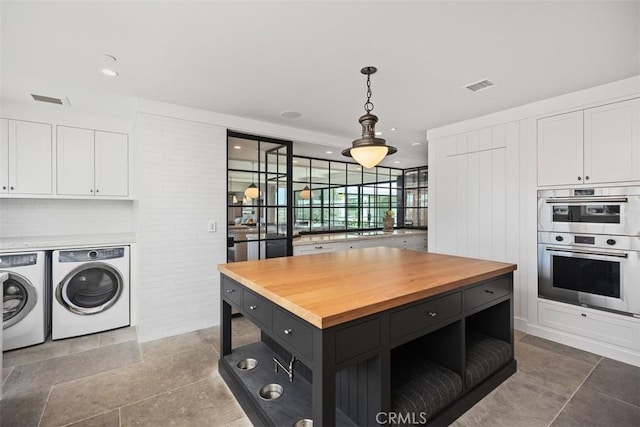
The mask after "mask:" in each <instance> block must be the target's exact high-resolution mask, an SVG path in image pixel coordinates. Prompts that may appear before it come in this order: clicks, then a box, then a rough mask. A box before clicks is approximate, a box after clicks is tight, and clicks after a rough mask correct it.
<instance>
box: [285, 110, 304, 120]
mask: <svg viewBox="0 0 640 427" xmlns="http://www.w3.org/2000/svg"><path fill="white" fill-rule="evenodd" d="M280 115H281V116H282V117H284V118H286V119H297V118H298V117H300V116H302V113H300V112H298V111H283V112H282V113H280Z"/></svg>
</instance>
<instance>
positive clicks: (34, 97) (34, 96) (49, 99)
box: [31, 93, 69, 105]
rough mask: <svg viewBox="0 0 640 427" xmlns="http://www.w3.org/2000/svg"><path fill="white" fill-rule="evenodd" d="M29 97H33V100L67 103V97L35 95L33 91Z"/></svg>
mask: <svg viewBox="0 0 640 427" xmlns="http://www.w3.org/2000/svg"><path fill="white" fill-rule="evenodd" d="M31 97H32V98H33V99H34V101H39V102H48V103H49V104H58V105H69V100H68V99H67V98H65V99H61V98H53V97H51V96H44V95H36V94H34V93H32V94H31Z"/></svg>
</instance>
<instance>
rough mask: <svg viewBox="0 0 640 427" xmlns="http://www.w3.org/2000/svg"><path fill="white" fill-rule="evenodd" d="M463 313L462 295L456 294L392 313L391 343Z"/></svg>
mask: <svg viewBox="0 0 640 427" xmlns="http://www.w3.org/2000/svg"><path fill="white" fill-rule="evenodd" d="M460 313H462V294H461V293H460V292H456V293H454V294H451V295H447V296H445V297H441V298H436V299H433V300H429V301H427V302H423V303H422V304H418V305H414V306H412V307H409V308H405V309H404V310H400V311H397V312H395V313H392V314H391V316H390V338H391V341H393V340H396V339H398V338H401V337H403V336H405V335H409V334H411V333H413V332H417V331H419V330H422V329H425V328H428V327H430V326H432V325H435V324H437V323H440V322H441V321H443V320H446V319H448V318H450V317H452V316H455V315H457V314H460Z"/></svg>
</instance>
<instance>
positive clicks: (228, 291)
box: [227, 289, 236, 294]
mask: <svg viewBox="0 0 640 427" xmlns="http://www.w3.org/2000/svg"><path fill="white" fill-rule="evenodd" d="M235 291H236V290H235V289H227V293H228V294H232V293H234V292H235Z"/></svg>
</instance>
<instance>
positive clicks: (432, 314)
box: [427, 311, 438, 317]
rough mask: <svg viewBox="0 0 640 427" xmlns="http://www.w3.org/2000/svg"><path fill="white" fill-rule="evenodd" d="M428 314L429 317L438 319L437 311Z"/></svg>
mask: <svg viewBox="0 0 640 427" xmlns="http://www.w3.org/2000/svg"><path fill="white" fill-rule="evenodd" d="M427 314H428V315H429V317H436V315H437V314H438V313H436V312H435V311H430V312H428V313H427Z"/></svg>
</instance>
